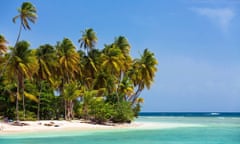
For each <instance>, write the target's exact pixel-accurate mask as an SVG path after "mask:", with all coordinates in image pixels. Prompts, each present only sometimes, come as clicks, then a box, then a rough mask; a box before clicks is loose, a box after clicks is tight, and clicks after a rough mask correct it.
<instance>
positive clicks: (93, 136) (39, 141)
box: [0, 113, 240, 144]
mask: <svg viewBox="0 0 240 144" xmlns="http://www.w3.org/2000/svg"><path fill="white" fill-rule="evenodd" d="M136 121H139V122H155V123H175V124H176V123H177V124H178V123H181V124H191V125H193V126H192V127H176V128H166V129H157V128H155V129H121V130H104V131H102V130H101V131H88V132H81V131H71V132H69V131H68V132H57V133H56V132H55V133H51V132H48V133H31V134H21V135H10V136H1V134H0V144H240V114H239V113H233V114H229V113H228V114H226V115H224V114H222V113H208V114H207V115H206V114H205V113H204V114H203V113H202V114H200V113H195V114H193V113H191V114H190V113H187V114H186V113H185V114H184V113H182V114H179V113H177V114H174V113H172V114H170V113H167V114H162V113H158V114H157V113H154V114H150V113H145V114H144V113H142V114H141V116H140V117H139V118H138V119H137V120H136ZM194 125H198V126H194ZM199 125H200V126H199Z"/></svg>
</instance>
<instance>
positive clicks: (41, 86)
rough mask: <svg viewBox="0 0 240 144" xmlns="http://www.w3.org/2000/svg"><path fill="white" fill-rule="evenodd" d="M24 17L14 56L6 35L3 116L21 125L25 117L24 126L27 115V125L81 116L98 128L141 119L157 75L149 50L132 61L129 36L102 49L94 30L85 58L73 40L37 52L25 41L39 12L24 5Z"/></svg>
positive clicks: (0, 50) (0, 97) (0, 94)
mask: <svg viewBox="0 0 240 144" xmlns="http://www.w3.org/2000/svg"><path fill="white" fill-rule="evenodd" d="M18 12H19V14H18V15H17V16H15V17H14V18H13V21H14V22H16V20H17V19H20V21H21V23H20V29H19V34H18V37H17V42H16V44H15V46H13V47H11V48H10V51H7V40H6V39H5V38H4V36H2V35H0V68H1V69H3V68H4V67H6V70H4V71H2V72H1V74H0V115H4V116H7V117H10V118H12V117H13V115H14V111H15V114H16V119H17V120H18V115H19V116H20V119H21V120H23V119H24V115H25V109H26V118H25V120H36V117H37V118H38V119H59V118H65V119H72V118H74V116H77V117H78V118H85V119H88V120H92V121H94V122H96V123H104V122H108V121H112V122H130V121H132V120H133V119H134V117H137V116H138V113H139V112H140V110H141V105H140V104H141V103H143V99H141V98H140V94H141V92H142V91H143V89H145V88H147V89H149V88H150V87H151V85H152V83H153V81H154V77H155V74H156V71H157V60H156V58H155V56H154V53H152V52H150V51H149V50H148V49H145V50H144V52H143V54H142V55H141V57H140V58H139V59H132V57H131V56H130V49H131V45H130V44H129V42H128V40H127V38H125V37H124V36H119V37H116V38H115V40H114V41H113V43H110V44H107V45H104V47H103V48H102V49H96V47H95V46H96V43H97V41H98V38H97V36H96V33H95V31H94V30H93V29H92V28H89V29H86V30H85V31H84V32H83V33H82V37H81V38H80V39H79V41H78V42H79V44H80V47H81V48H83V49H85V50H86V51H85V52H83V51H78V52H77V51H76V46H75V45H74V44H73V42H72V41H71V40H70V39H68V38H64V39H63V40H62V41H60V42H57V44H56V45H55V46H52V45H49V44H45V45H41V46H39V48H37V49H35V50H32V49H30V44H29V43H28V42H27V41H20V42H19V38H20V34H21V29H22V28H24V29H25V30H30V29H31V28H30V25H29V22H32V23H34V22H35V21H36V19H37V10H36V8H35V6H34V5H32V4H31V3H30V2H24V3H23V4H22V6H21V7H20V8H19V9H18ZM6 62H7V64H5V63H6ZM55 92H57V93H58V96H55V95H54V93H55ZM25 97H26V98H27V99H26V100H25ZM25 105H26V106H25ZM15 106H16V107H15ZM18 109H19V110H20V112H19V114H18ZM36 115H37V116H36Z"/></svg>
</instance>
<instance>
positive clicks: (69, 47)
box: [56, 38, 80, 82]
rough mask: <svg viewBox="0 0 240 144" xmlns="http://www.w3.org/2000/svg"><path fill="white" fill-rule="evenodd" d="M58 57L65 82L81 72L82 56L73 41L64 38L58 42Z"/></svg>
mask: <svg viewBox="0 0 240 144" xmlns="http://www.w3.org/2000/svg"><path fill="white" fill-rule="evenodd" d="M56 48H57V57H58V60H59V64H60V71H61V74H62V75H63V77H64V81H65V82H69V81H70V80H71V79H72V78H74V77H75V75H76V73H78V72H79V70H80V68H79V60H80V56H79V54H78V53H77V51H76V48H75V46H74V45H73V43H72V41H71V40H69V39H67V38H64V39H63V41H62V42H59V43H58V44H57V47H56Z"/></svg>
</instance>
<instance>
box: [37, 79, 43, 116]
mask: <svg viewBox="0 0 240 144" xmlns="http://www.w3.org/2000/svg"><path fill="white" fill-rule="evenodd" d="M41 93H42V83H41V82H40V91H39V96H38V110H37V119H38V120H40V103H41Z"/></svg>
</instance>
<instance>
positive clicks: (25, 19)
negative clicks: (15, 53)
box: [13, 2, 37, 44]
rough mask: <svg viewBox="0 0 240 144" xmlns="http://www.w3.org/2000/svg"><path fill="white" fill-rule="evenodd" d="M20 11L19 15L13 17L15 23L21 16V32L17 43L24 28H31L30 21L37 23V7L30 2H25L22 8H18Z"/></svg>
mask: <svg viewBox="0 0 240 144" xmlns="http://www.w3.org/2000/svg"><path fill="white" fill-rule="evenodd" d="M18 12H19V14H18V15H17V16H15V17H13V22H14V23H16V20H17V19H18V18H20V28H19V33H18V37H17V41H16V44H17V43H18V41H19V38H20V35H21V31H22V28H24V29H25V30H31V27H30V25H29V21H30V22H32V23H35V22H36V20H37V9H36V7H35V6H34V5H33V4H32V3H30V2H23V3H22V6H21V7H20V8H18Z"/></svg>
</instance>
